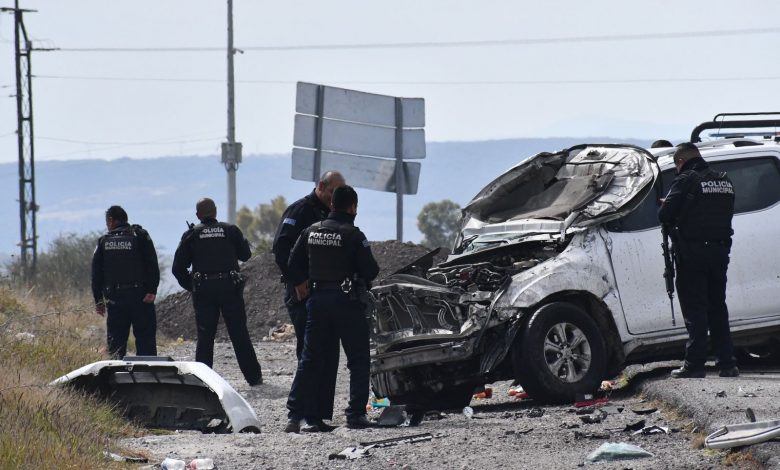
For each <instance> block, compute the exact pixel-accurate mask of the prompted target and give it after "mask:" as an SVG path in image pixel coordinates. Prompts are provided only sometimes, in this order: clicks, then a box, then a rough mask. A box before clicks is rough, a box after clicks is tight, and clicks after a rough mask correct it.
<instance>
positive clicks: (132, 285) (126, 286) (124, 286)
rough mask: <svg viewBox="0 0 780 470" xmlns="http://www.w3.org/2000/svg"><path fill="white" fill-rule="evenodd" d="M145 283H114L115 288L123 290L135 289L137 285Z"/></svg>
mask: <svg viewBox="0 0 780 470" xmlns="http://www.w3.org/2000/svg"><path fill="white" fill-rule="evenodd" d="M143 286H144V285H143V284H141V283H140V282H133V283H130V284H114V289H116V290H122V289H135V288H137V287H143Z"/></svg>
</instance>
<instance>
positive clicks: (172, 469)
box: [160, 457, 187, 470]
mask: <svg viewBox="0 0 780 470" xmlns="http://www.w3.org/2000/svg"><path fill="white" fill-rule="evenodd" d="M160 468H161V469H162V470H184V469H185V468H187V466H186V465H185V464H184V460H179V459H172V458H170V457H166V458H165V460H163V461H162V462H161V463H160Z"/></svg>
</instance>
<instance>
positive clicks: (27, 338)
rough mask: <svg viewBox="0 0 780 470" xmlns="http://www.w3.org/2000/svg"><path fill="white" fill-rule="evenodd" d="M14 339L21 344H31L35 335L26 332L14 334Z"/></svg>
mask: <svg viewBox="0 0 780 470" xmlns="http://www.w3.org/2000/svg"><path fill="white" fill-rule="evenodd" d="M14 339H15V340H16V341H20V342H22V343H32V342H33V341H34V340H35V335H34V334H32V333H28V332H26V331H23V332H21V333H16V334H15V335H14Z"/></svg>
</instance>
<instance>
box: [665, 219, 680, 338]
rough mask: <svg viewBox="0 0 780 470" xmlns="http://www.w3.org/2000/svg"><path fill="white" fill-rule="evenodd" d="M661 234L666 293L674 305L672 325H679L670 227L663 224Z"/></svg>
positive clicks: (670, 302)
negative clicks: (675, 306)
mask: <svg viewBox="0 0 780 470" xmlns="http://www.w3.org/2000/svg"><path fill="white" fill-rule="evenodd" d="M661 236H662V237H663V242H662V243H661V248H662V249H663V252H664V281H665V282H666V293H667V294H669V304H670V306H671V307H672V326H677V324H676V322H675V319H674V259H673V258H674V255H673V254H672V250H671V249H670V248H669V229H668V227H667V226H666V225H663V224H662V225H661Z"/></svg>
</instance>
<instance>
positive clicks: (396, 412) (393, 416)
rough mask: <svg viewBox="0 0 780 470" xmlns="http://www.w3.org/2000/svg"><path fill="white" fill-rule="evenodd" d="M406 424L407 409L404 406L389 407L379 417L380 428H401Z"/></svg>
mask: <svg viewBox="0 0 780 470" xmlns="http://www.w3.org/2000/svg"><path fill="white" fill-rule="evenodd" d="M405 422H406V407H405V406H404V405H392V406H387V407H385V408H384V409H383V410H382V414H381V415H379V421H378V423H377V424H379V425H380V426H400V425H402V424H404V423H405Z"/></svg>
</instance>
